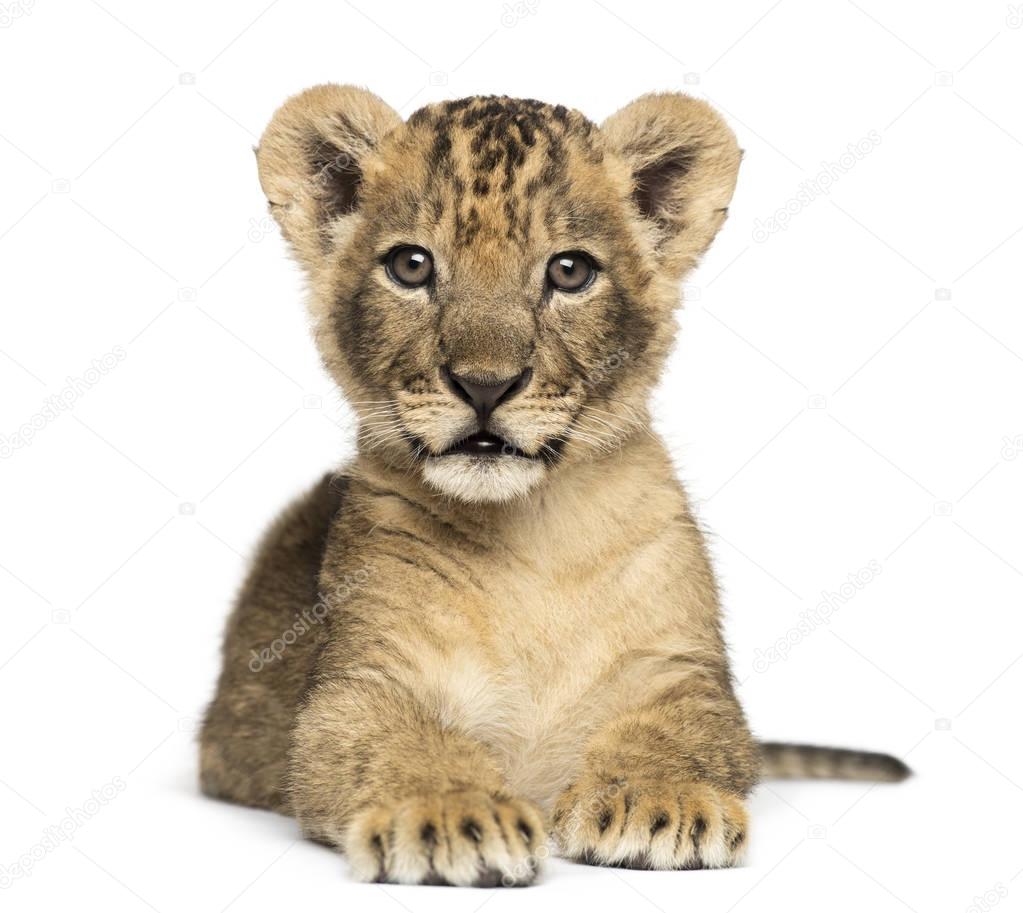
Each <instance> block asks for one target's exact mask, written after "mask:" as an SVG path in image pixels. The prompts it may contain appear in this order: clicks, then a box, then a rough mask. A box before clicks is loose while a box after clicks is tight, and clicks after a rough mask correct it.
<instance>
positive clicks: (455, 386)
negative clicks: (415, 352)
mask: <svg viewBox="0 0 1023 913" xmlns="http://www.w3.org/2000/svg"><path fill="white" fill-rule="evenodd" d="M440 373H441V377H443V378H444V382H445V383H446V384H447V385H448V387H450V388H451V392H452V393H454V394H455V396H457V397H458V398H459V399H463V400H465V401H466V402H467V403H468V404H469V405H470V406H472V407H473V409H475V410H476V416H477V418H478V419H479V420H480V425H485V424H486V422H487V419H488V418H489V417H490V413H491V412H493V411H494V410H495V409H496V408H497V407H498V406H500V405H501V403H506V402H508V400H510V399H511V398H512V397H513V396H516V395H517V394H518V393H520V392H521V391H522V390H524V389H525V387H526V385H527V384H528V383H529V381H530V378H532V376H533V369H532V368H526V370H525V371H523V372H522V373H521V374H519V375H518V376H517V377H509V378H507V379H506V380H499V381H490V382H489V383H482V382H480V381H479V380H474V379H473V378H471V377H467V376H465V375H463V374H455V373H454V372H453V371H451V370H450V368H447V367H444V368H441V371H440Z"/></svg>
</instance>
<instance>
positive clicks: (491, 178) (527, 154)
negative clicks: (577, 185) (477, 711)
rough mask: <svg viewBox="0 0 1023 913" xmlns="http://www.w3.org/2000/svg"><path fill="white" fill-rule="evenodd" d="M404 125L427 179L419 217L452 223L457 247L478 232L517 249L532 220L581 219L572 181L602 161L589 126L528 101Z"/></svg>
mask: <svg viewBox="0 0 1023 913" xmlns="http://www.w3.org/2000/svg"><path fill="white" fill-rule="evenodd" d="M407 127H408V131H409V134H410V137H411V138H412V141H413V142H414V143H415V145H416V146H417V147H418V148H419V149H420V151H421V154H422V155H423V156H424V157H425V162H426V167H427V173H428V176H427V184H426V186H427V188H428V192H427V193H426V195H425V196H424V198H423V201H422V203H423V205H422V206H421V207H420V210H421V212H420V213H419V215H420V217H421V218H426V219H431V220H433V221H434V222H436V223H440V222H442V221H443V220H445V219H451V220H453V224H454V234H455V243H457V244H472V243H473V241H475V240H476V239H477V236H478V234H479V232H480V231H481V229H482V228H483V226H487V228H489V229H490V230H491V231H492V232H493V233H494V234H497V235H503V236H504V237H505V238H507V239H508V240H511V241H515V242H519V243H523V244H524V243H526V242H527V241H528V240H529V237H530V233H531V229H532V228H533V227H534V226H535V222H536V220H537V219H542V220H543V221H544V222H546V223H547V225H548V227H550V225H551V224H552V223H553V222H554V221H556V220H557V219H559V218H562V219H564V218H572V216H573V214H575V217H576V218H579V217H582V216H584V207H582V201H578V200H575V201H572V205H569V200H570V197H571V196H572V181H571V177H572V176H573V173H574V171H575V170H578V169H580V168H592V167H594V166H599V165H600V164H601V162H602V160H603V150H602V148H601V145H600V141H599V134H598V132H597V129H596V127H595V125H594V124H593V123H591V122H590V121H589V120H587V119H586V118H585V117H584V116H583V115H582V114H580V113H579V112H578V111H572V110H570V109H568V108H566V107H565V106H564V105H548V104H545V103H543V102H540V101H536V100H534V99H517V98H507V97H503V96H502V97H497V96H494V97H475V98H464V99H459V100H457V101H449V102H443V103H440V104H434V105H429V106H427V107H424V108H421V109H419V110H418V111H416V112H415V113H414V114H413V115H412V116H411V117H410V118H409V120H408V123H407ZM554 200H558V201H561V205H560V206H557V205H553V203H552V201H554Z"/></svg>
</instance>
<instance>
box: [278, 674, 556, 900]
mask: <svg viewBox="0 0 1023 913" xmlns="http://www.w3.org/2000/svg"><path fill="white" fill-rule="evenodd" d="M328 662H329V660H328ZM289 779H290V786H291V800H292V808H293V810H294V812H295V815H296V817H297V818H298V820H299V822H300V824H301V825H302V828H303V830H304V831H305V832H306V834H307V835H309V836H311V837H314V838H318V839H322V840H326V841H327V842H330V843H333V844H335V845H337V846H339V847H340V848H341V849H342V850H343V851H344V852H345V854H346V855H347V856H348V859H349V862H350V864H351V867H352V870H353V872H354V874H355V875H356V877H358V878H360V879H362V880H365V881H387V882H398V883H402V884H452V885H486V886H498V885H506V886H510V885H521V884H529V883H530V882H531V881H532V880H533V879H534V877H535V875H536V872H537V869H538V867H539V863H540V860H541V859H542V858H543V857H544V856H545V855H546V853H547V847H546V835H545V832H544V827H543V819H542V817H541V815H540V813H539V811H538V810H537V808H536V807H535V806H533V805H532V804H531V803H529V802H526V801H524V800H520V799H515V798H513V797H511V796H510V795H509V794H508V792H507V791H506V788H505V784H504V780H503V777H502V776H501V774H500V773H499V771H498V769H497V766H496V765H495V763H494V761H493V760H492V759H491V757H490V756H489V754H488V752H487V750H486V749H485V748H484V746H483V745H482V744H480V743H478V742H476V741H475V740H473V739H471V738H469V737H467V736H465V735H463V734H461V733H459V732H456V731H453V730H451V729H448V728H445V727H443V726H442V725H441V723H440V721H439V720H438V719H437V718H436V717H435V715H434V714H433V713H431V712H430V710H429V709H428V708H427V707H425V706H423V705H422V704H421V703H420V702H419V701H418V700H417V698H416V696H415V695H414V694H413V693H412V692H411V691H410V690H407V689H405V688H403V687H401V686H398V685H397V684H396V683H395V682H394V680H393V679H392V678H391V676H390V675H389V673H388V672H387V671H386V670H385V669H381V668H379V667H378V668H376V669H373V668H371V667H369V666H363V667H362V668H361V669H358V670H355V671H353V672H352V673H351V674H350V675H348V676H344V677H343V678H342V680H337V677H336V676H331V679H330V680H328V681H327V682H325V683H323V684H320V685H319V686H317V687H315V688H314V690H313V691H312V692H311V694H310V695H309V698H308V700H307V702H306V704H305V706H304V707H303V709H302V712H301V713H300V715H299V718H298V722H297V725H296V728H295V731H294V734H293V746H292V755H291V764H290V778H289Z"/></svg>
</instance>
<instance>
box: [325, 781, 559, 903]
mask: <svg viewBox="0 0 1023 913" xmlns="http://www.w3.org/2000/svg"><path fill="white" fill-rule="evenodd" d="M344 848H345V853H346V854H347V855H348V859H349V862H350V863H351V866H352V870H353V872H354V874H355V875H356V877H357V878H359V879H361V880H363V881H387V882H395V883H398V884H450V885H473V886H477V887H497V886H498V885H504V886H506V887H510V886H513V885H527V884H530V883H531V882H532V881H533V879H534V878H535V877H536V874H537V871H538V870H539V867H540V862H541V860H542V859H543V858H544V857H546V856H547V854H548V849H547V837H546V834H545V833H544V827H543V819H542V818H541V816H540V813H539V812H538V810H537V809H536V807H535V806H533V805H532V804H530V803H529V802H525V801H522V800H519V799H498V798H494V797H492V796H489V795H487V794H486V793H484V792H476V791H458V792H450V793H443V794H441V795H438V796H420V797H416V798H412V799H406V800H403V801H400V802H396V803H393V804H389V805H377V806H372V807H370V808H368V809H365V810H363V811H362V812H360V813H359V814H358V815H357V816H356V817H355V819H354V820H353V821H352V823H351V824H350V825H349V827H348V831H347V835H346V838H345V847H344Z"/></svg>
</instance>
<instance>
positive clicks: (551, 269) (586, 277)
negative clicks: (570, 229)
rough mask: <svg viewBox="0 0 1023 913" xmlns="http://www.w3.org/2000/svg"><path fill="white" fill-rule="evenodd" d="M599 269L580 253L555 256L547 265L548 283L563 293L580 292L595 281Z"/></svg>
mask: <svg viewBox="0 0 1023 913" xmlns="http://www.w3.org/2000/svg"><path fill="white" fill-rule="evenodd" d="M596 274H597V269H596V267H595V266H594V265H593V261H592V260H591V259H590V258H589V257H588V256H586V254H584V253H582V252H580V251H575V250H574V251H568V252H567V253H563V254H555V255H554V256H553V257H551V259H550V261H549V262H548V264H547V281H548V282H550V284H551V285H553V286H554V287H555V288H556V289H560V290H561V291H563V292H578V291H579V290H580V289H583V288H585V287H586V286H587V285H589V284H590V283H591V282H592V281H593V277H594V276H595V275H596Z"/></svg>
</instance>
